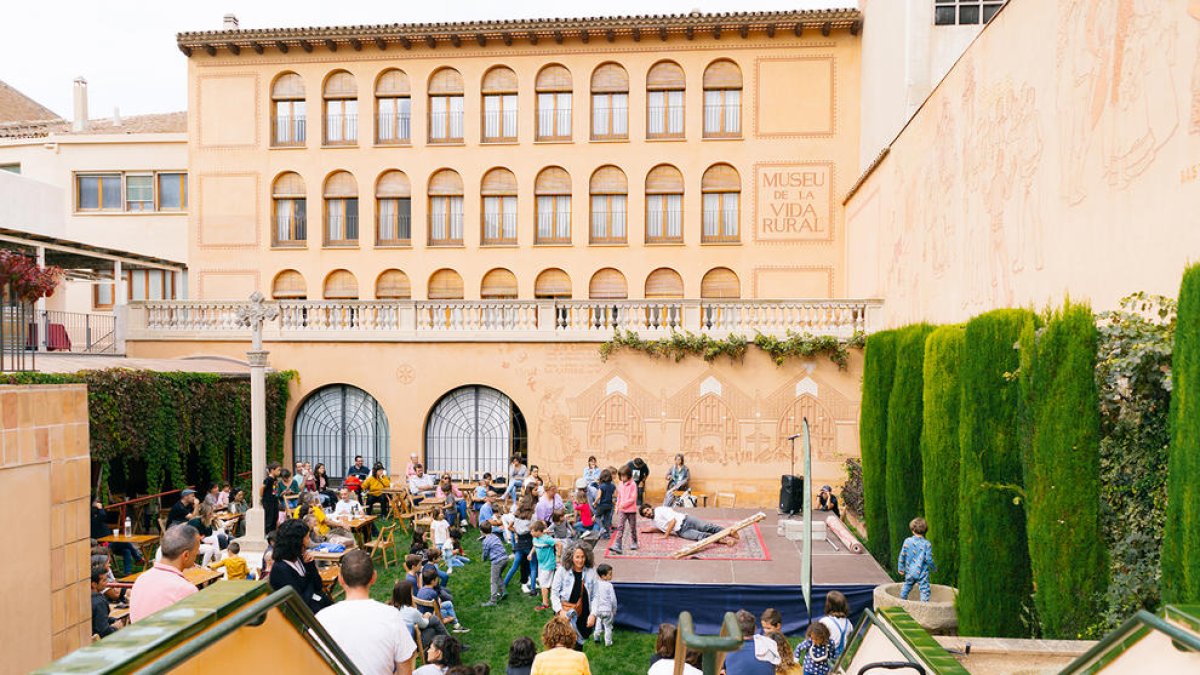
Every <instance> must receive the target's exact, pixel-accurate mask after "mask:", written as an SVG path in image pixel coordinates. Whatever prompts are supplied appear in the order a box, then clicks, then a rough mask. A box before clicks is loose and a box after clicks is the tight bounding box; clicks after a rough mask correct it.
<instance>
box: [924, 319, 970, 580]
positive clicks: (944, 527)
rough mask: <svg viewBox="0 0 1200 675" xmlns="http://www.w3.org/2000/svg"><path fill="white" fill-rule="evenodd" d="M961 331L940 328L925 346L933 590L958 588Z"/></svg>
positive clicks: (926, 463) (927, 513) (926, 496)
mask: <svg viewBox="0 0 1200 675" xmlns="http://www.w3.org/2000/svg"><path fill="white" fill-rule="evenodd" d="M963 340H964V331H963V327H962V326H942V327H940V328H938V329H936V330H934V331H933V332H932V333H930V334H929V337H928V338H927V339H926V340H925V363H924V369H925V373H924V378H923V385H924V392H923V396H922V399H923V406H922V413H923V414H922V418H923V423H922V425H921V464H922V467H923V470H922V475H923V493H924V505H925V520H926V522H928V523H929V534H928V535H927V538H928V539H929V542H930V543H931V544H933V550H934V551H936V556H937V564H938V569H937V570H936V571H935V572H934V573H933V577H932V581H933V583H935V584H945V585H947V586H956V585H958V453H959V451H958V410H959V402H960V400H961V398H962V387H961V384H960V382H959V362H960V360H961V358H962V347H963Z"/></svg>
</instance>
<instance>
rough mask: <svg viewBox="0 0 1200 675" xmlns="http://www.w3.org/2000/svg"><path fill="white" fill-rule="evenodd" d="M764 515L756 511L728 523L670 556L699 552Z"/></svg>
mask: <svg viewBox="0 0 1200 675" xmlns="http://www.w3.org/2000/svg"><path fill="white" fill-rule="evenodd" d="M766 517H767V514H765V513H763V512H762V511H759V512H758V513H756V514H754V515H752V516H750V517H749V518H744V519H742V520H739V521H738V522H736V523H734V524H733V525H730V526H729V527H727V528H725V529H723V530H721V531H720V532H718V533H716V534H713V535H709V536H707V537H705V538H703V539H701V540H700V541H697V542H695V543H692V544H688V545H687V546H684V547H683V548H681V549H679V550H678V551H676V552H674V553H672V554H671V557H672V558H675V559H676V560H678V559H679V558H686V557H688V556H689V555H694V554H696V553H699V552H700V551H703V550H704V549H706V548H708V547H709V546H712V545H713V544H715V543H717V542H718V541H721V540H722V539H724V538H725V537H728V536H729V535H731V534H733V533H734V532H737V531H739V530H743V529H745V528H747V527H750V526H751V525H753V524H755V523H757V522H758V521H760V520H762V519H763V518H766Z"/></svg>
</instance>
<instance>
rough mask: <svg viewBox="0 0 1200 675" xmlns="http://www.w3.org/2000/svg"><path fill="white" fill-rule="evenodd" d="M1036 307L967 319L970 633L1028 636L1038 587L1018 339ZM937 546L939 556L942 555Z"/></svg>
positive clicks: (962, 579)
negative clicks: (1025, 502)
mask: <svg viewBox="0 0 1200 675" xmlns="http://www.w3.org/2000/svg"><path fill="white" fill-rule="evenodd" d="M1030 316H1031V313H1030V312H1027V311H1024V310H1016V309H1000V310H995V311H992V312H988V313H986V314H982V315H980V316H977V317H975V318H974V319H972V320H971V321H970V322H968V323H967V328H966V335H965V340H964V343H963V350H962V368H961V378H962V394H963V395H962V404H961V408H960V410H959V428H958V432H959V448H960V451H961V454H960V456H959V457H960V460H959V528H958V529H959V541H960V549H959V569H958V582H959V584H958V585H959V596H958V625H959V631H960V632H961V633H962V634H964V635H980V636H985V637H1022V636H1024V635H1025V631H1024V630H1023V628H1022V623H1021V621H1020V617H1021V616H1022V612H1023V611H1025V609H1026V607H1027V605H1028V603H1029V599H1030V593H1031V590H1032V582H1031V578H1030V571H1029V548H1028V546H1027V544H1026V535H1025V512H1024V508H1023V506H1022V504H1021V499H1020V494H1021V488H1022V485H1023V482H1022V481H1023V467H1022V458H1021V442H1020V441H1021V434H1020V432H1019V429H1020V427H1019V424H1020V419H1019V417H1020V415H1019V409H1020V394H1021V392H1020V387H1019V385H1018V383H1017V382H1016V380H1015V378H1014V374H1015V373H1016V372H1017V369H1018V367H1019V366H1020V361H1019V358H1018V354H1017V350H1016V344H1017V341H1018V340H1019V339H1020V337H1021V330H1022V328H1023V327H1024V325H1025V322H1026V321H1027V320H1028V319H1029V317H1030ZM937 553H938V552H937V551H936V550H935V551H934V557H935V558H936V557H937Z"/></svg>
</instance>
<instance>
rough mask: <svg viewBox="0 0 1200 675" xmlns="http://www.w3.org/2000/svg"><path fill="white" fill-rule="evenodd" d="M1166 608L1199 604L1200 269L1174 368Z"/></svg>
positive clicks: (1190, 280)
mask: <svg viewBox="0 0 1200 675" xmlns="http://www.w3.org/2000/svg"><path fill="white" fill-rule="evenodd" d="M1171 370H1172V379H1173V387H1172V390H1171V417H1170V425H1171V449H1170V456H1169V459H1168V466H1167V522H1166V525H1165V529H1164V531H1163V548H1162V594H1163V601H1164V602H1173V603H1194V602H1200V265H1195V266H1192V267H1190V268H1188V270H1187V271H1186V272H1184V274H1183V283H1182V285H1181V287H1180V289H1179V314H1178V324H1177V326H1176V329H1175V350H1174V356H1173V361H1172V364H1171Z"/></svg>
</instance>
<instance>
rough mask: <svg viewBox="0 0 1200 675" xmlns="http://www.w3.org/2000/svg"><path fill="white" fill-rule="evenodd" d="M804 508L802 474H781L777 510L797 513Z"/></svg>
mask: <svg viewBox="0 0 1200 675" xmlns="http://www.w3.org/2000/svg"><path fill="white" fill-rule="evenodd" d="M803 509H804V476H783V477H782V478H781V480H780V486H779V512H780V513H787V514H793V513H799V512H800V511H802V510H803Z"/></svg>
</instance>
